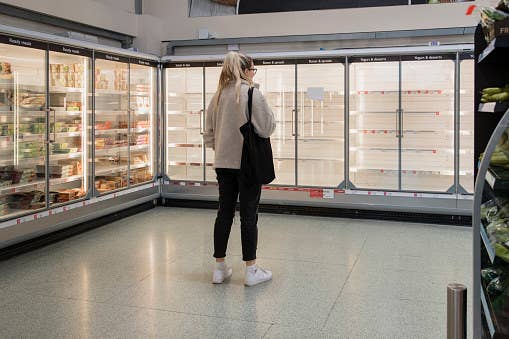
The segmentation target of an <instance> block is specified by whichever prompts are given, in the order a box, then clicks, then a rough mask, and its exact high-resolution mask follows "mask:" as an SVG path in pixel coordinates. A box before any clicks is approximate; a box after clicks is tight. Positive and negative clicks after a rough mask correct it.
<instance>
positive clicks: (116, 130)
mask: <svg viewBox="0 0 509 339" xmlns="http://www.w3.org/2000/svg"><path fill="white" fill-rule="evenodd" d="M113 133H127V128H113V129H96V130H95V135H101V134H113Z"/></svg>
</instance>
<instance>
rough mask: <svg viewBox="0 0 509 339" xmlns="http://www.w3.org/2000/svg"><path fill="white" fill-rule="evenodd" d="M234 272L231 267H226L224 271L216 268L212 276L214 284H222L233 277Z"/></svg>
mask: <svg viewBox="0 0 509 339" xmlns="http://www.w3.org/2000/svg"><path fill="white" fill-rule="evenodd" d="M232 273H233V270H232V268H231V267H229V266H226V267H225V268H224V269H219V268H215V269H214V274H213V275H212V283H213V284H222V283H223V282H224V281H225V280H226V279H228V278H230V277H231V276H232Z"/></svg>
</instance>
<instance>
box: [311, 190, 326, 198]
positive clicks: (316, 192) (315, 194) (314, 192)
mask: <svg viewBox="0 0 509 339" xmlns="http://www.w3.org/2000/svg"><path fill="white" fill-rule="evenodd" d="M309 197H310V198H320V199H323V189H311V190H309Z"/></svg>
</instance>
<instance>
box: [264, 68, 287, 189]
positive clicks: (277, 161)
mask: <svg viewBox="0 0 509 339" xmlns="http://www.w3.org/2000/svg"><path fill="white" fill-rule="evenodd" d="M269 62H273V63H275V64H276V65H270V66H262V65H260V64H261V63H263V62H262V61H259V60H255V64H256V66H255V68H256V69H257V70H258V71H257V73H256V76H255V77H254V82H255V83H258V84H259V85H260V91H261V92H262V94H263V95H264V96H265V98H266V100H267V103H268V104H269V106H270V107H271V109H272V112H273V113H274V117H275V118H276V130H275V131H274V133H273V134H272V136H271V138H270V141H271V144H272V153H273V156H274V169H275V172H276V179H275V180H274V181H273V182H272V184H279V185H292V186H293V185H296V182H295V139H296V138H295V65H293V64H292V65H277V61H269ZM281 62H282V63H284V61H281Z"/></svg>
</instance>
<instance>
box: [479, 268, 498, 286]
mask: <svg viewBox="0 0 509 339" xmlns="http://www.w3.org/2000/svg"><path fill="white" fill-rule="evenodd" d="M500 274H502V271H501V270H499V269H496V268H493V267H488V268H485V269H482V270H481V277H482V279H483V280H484V281H485V282H486V283H490V282H491V281H492V280H493V279H495V278H498V277H500Z"/></svg>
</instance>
